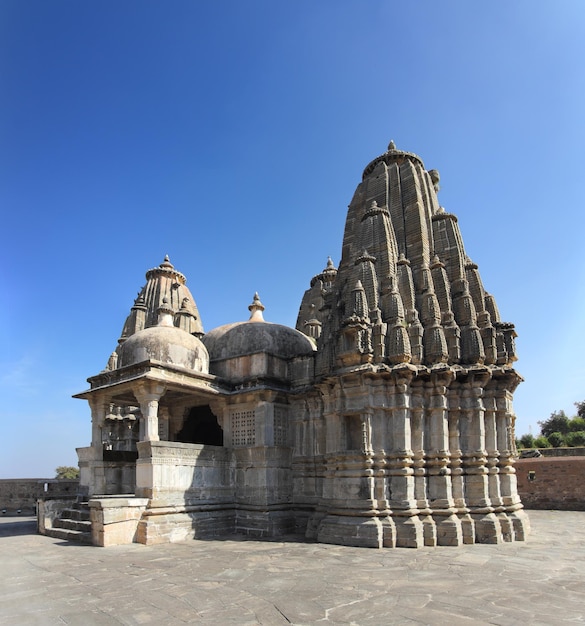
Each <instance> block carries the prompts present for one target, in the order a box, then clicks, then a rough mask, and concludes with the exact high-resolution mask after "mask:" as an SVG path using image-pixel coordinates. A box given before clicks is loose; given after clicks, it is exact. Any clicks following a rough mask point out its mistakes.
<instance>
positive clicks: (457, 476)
mask: <svg viewBox="0 0 585 626" xmlns="http://www.w3.org/2000/svg"><path fill="white" fill-rule="evenodd" d="M448 401H449V416H448V420H449V452H450V454H451V457H450V459H449V464H450V468H451V488H452V490H453V504H454V506H455V509H456V510H457V515H458V517H459V519H460V520H461V532H462V535H463V543H466V544H473V543H475V526H474V523H473V520H472V519H471V516H470V515H469V509H468V508H467V505H466V501H465V488H464V475H463V467H462V464H463V462H462V459H461V457H462V454H461V448H462V447H463V444H462V443H461V441H462V440H463V441H465V437H466V434H467V432H468V430H469V428H468V425H467V422H466V420H465V419H464V420H463V421H461V420H460V414H461V396H460V387H459V384H458V383H457V382H454V383H452V384H451V389H450V390H449V394H448Z"/></svg>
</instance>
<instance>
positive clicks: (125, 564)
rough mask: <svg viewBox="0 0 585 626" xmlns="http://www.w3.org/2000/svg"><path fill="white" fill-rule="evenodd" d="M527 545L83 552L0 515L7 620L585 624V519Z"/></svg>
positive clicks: (227, 546) (545, 529)
mask: <svg viewBox="0 0 585 626" xmlns="http://www.w3.org/2000/svg"><path fill="white" fill-rule="evenodd" d="M529 514H530V519H531V524H532V534H531V535H530V537H529V538H528V541H527V542H519V543H502V544H497V545H474V546H468V545H465V546H462V547H459V548H449V547H445V548H443V547H438V548H420V549H417V550H409V549H406V548H403V549H396V550H376V549H368V548H351V547H343V546H337V545H325V544H318V543H304V542H302V541H300V540H295V538H293V537H291V538H290V540H288V541H252V540H247V539H237V538H234V537H233V536H231V537H229V538H227V539H226V540H213V541H201V540H200V541H185V542H181V543H175V544H170V545H169V544H167V545H156V546H143V545H137V544H132V545H126V546H114V547H110V548H107V549H104V548H97V547H93V546H82V545H74V544H71V543H67V542H63V541H61V540H59V539H54V538H50V537H45V536H41V535H37V534H36V533H35V521H34V519H32V518H28V519H22V518H1V519H0V562H1V563H2V573H1V574H0V624H6V625H8V624H10V625H11V626H12V625H14V624H18V625H19V626H28V625H32V624H40V625H45V624H70V625H82V626H89V625H92V626H94V625H98V626H99V625H102V624H103V625H106V624H108V625H109V624H165V626H167V625H171V626H172V625H174V624H188V623H194V624H217V625H221V626H223V625H226V624H237V625H238V626H247V625H250V626H252V625H255V624H264V625H267V626H272V625H276V626H278V625H281V624H282V625H286V624H295V625H297V626H301V625H308V624H335V625H337V624H339V625H344V624H347V625H356V626H357V625H366V624H372V625H374V624H375V625H382V624H384V625H386V624H433V625H441V624H449V625H450V626H456V625H459V624H469V625H471V624H473V625H478V624H501V625H512V624H518V625H522V626H524V625H525V624H531V625H532V626H534V625H538V624H542V625H544V624H546V625H550V624H563V623H570V622H572V623H575V622H577V623H582V622H585V587H584V585H583V581H584V580H585V512H579V511H576V512H569V511H563V512H557V511H530V512H529Z"/></svg>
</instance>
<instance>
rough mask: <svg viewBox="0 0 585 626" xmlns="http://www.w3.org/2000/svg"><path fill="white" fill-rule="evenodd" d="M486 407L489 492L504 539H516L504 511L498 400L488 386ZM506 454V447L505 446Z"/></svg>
mask: <svg viewBox="0 0 585 626" xmlns="http://www.w3.org/2000/svg"><path fill="white" fill-rule="evenodd" d="M483 403H484V407H485V416H484V419H485V448H486V452H487V468H488V493H489V498H490V502H491V505H492V507H493V509H494V513H495V514H496V517H497V518H498V520H499V522H500V530H501V533H502V539H503V540H504V541H513V540H514V529H513V528H512V523H511V521H510V518H509V517H508V516H507V515H506V513H505V512H504V506H503V500H502V495H501V492H500V469H499V458H500V448H499V441H498V425H497V419H496V412H497V402H496V398H495V397H494V389H493V388H491V389H490V388H488V389H486V390H485V393H484V400H483ZM503 451H504V454H505V448H503Z"/></svg>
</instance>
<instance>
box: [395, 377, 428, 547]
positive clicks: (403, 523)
mask: <svg viewBox="0 0 585 626" xmlns="http://www.w3.org/2000/svg"><path fill="white" fill-rule="evenodd" d="M393 374H394V377H395V378H394V388H393V389H392V390H391V393H392V396H391V398H390V399H391V407H392V409H391V414H390V415H391V417H390V442H389V443H390V450H389V452H388V454H387V463H388V468H389V470H388V473H389V475H390V477H391V479H390V490H391V493H390V498H389V500H390V508H391V509H392V514H393V518H394V523H395V524H396V545H397V546H398V547H403V548H419V547H422V546H423V545H424V533H423V525H422V522H421V520H420V518H419V517H418V509H417V507H416V504H417V503H416V499H415V492H414V469H413V467H412V466H413V452H412V440H411V429H410V384H411V382H412V379H413V376H414V374H415V371H414V368H412V367H411V366H409V365H404V366H402V367H397V368H396V369H395V370H394V372H393Z"/></svg>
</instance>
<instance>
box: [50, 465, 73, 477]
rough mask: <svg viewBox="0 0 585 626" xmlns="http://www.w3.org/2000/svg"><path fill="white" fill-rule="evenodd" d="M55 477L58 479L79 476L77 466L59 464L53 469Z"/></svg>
mask: <svg viewBox="0 0 585 626" xmlns="http://www.w3.org/2000/svg"><path fill="white" fill-rule="evenodd" d="M55 478H58V479H60V480H63V479H74V478H79V468H78V467H71V466H70V465H59V467H58V468H56V469H55Z"/></svg>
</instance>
